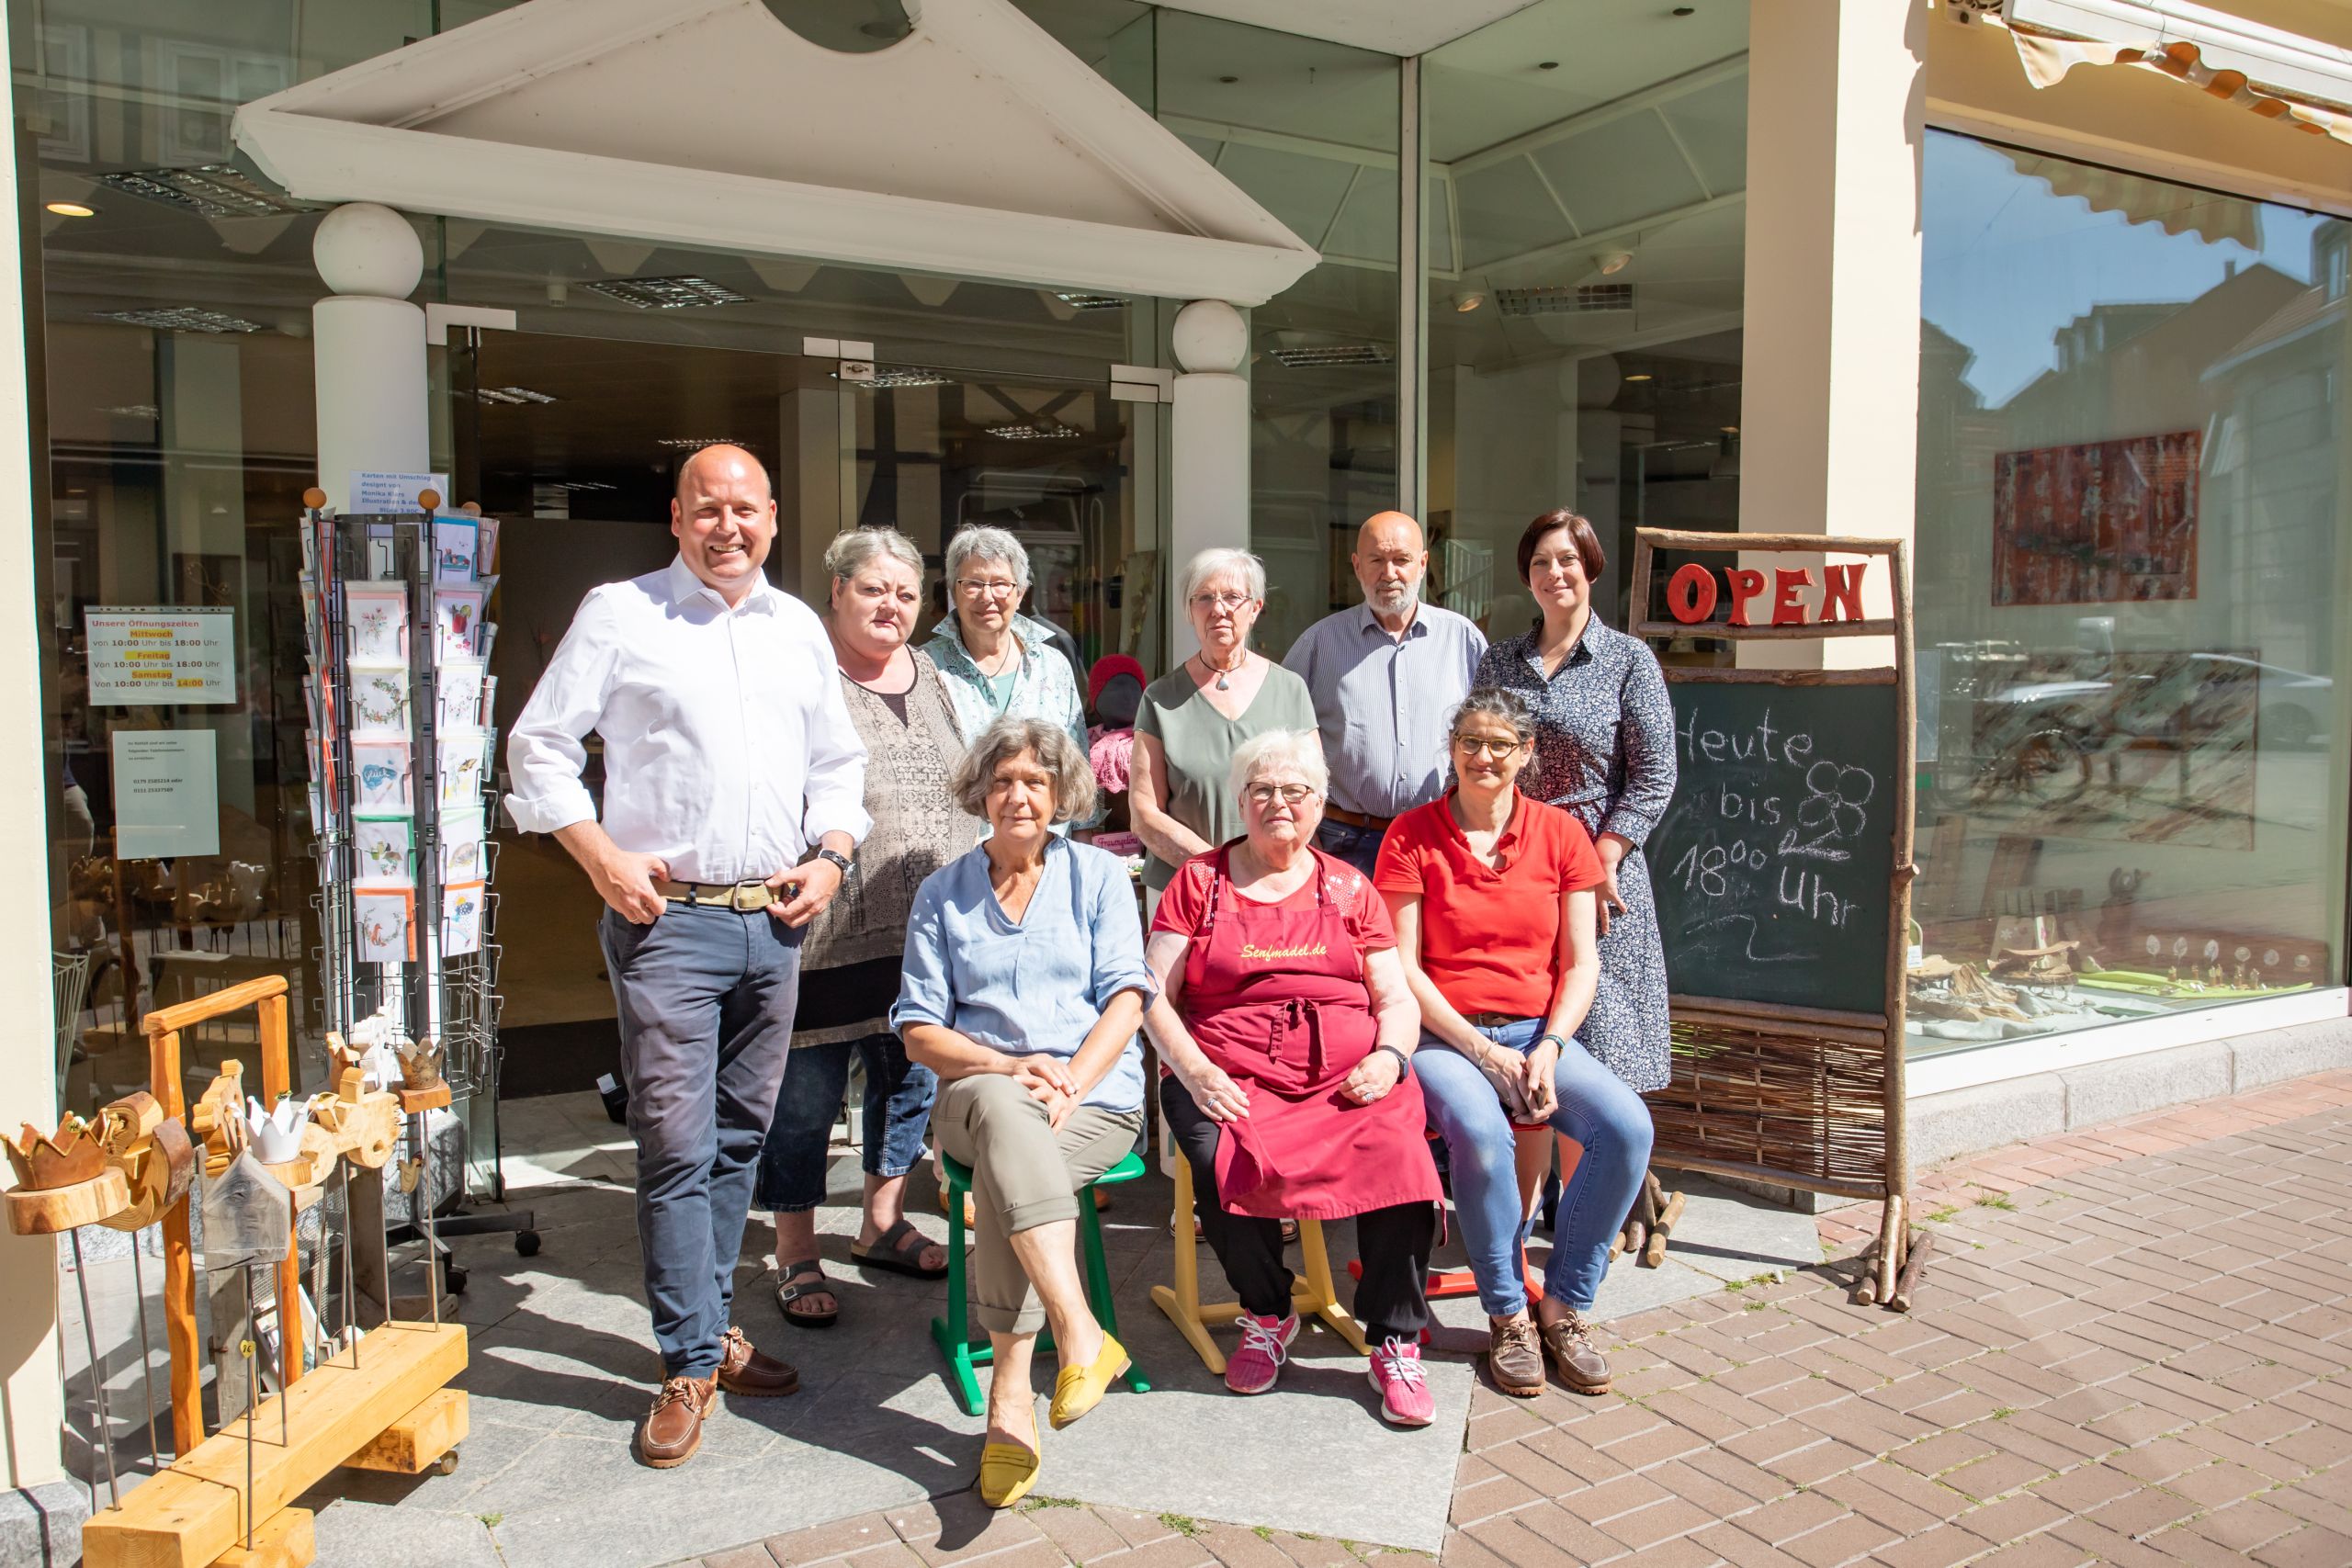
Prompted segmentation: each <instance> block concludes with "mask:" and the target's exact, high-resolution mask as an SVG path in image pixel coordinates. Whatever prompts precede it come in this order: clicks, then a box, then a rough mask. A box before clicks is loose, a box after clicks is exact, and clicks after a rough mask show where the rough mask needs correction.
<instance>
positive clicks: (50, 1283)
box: [0, 39, 82, 1551]
mask: <svg viewBox="0 0 2352 1568" xmlns="http://www.w3.org/2000/svg"><path fill="white" fill-rule="evenodd" d="M7 48H8V46H7V42H6V39H0V63H6V58H7ZM0 196H4V197H5V198H6V199H5V203H0V207H4V208H5V210H7V211H10V212H13V211H15V210H16V209H17V161H16V160H15V159H13V158H11V159H9V160H7V161H6V166H5V167H0ZM19 262H20V257H19V254H18V251H17V227H16V226H15V225H14V224H11V225H9V226H8V228H7V230H6V232H5V233H0V365H5V366H6V367H7V369H6V372H5V373H0V527H5V528H6V536H7V540H8V543H7V545H6V547H0V800H6V801H7V802H8V803H9V805H10V809H9V810H8V811H6V813H0V855H5V856H6V859H7V863H9V864H10V865H13V866H16V867H17V869H18V872H19V875H20V879H21V880H20V883H19V891H20V892H22V891H24V890H25V889H24V886H23V883H24V882H27V881H29V882H32V883H34V885H35V886H38V885H39V878H40V873H41V868H42V867H44V866H46V865H47V864H48V863H49V846H48V844H47V843H46V842H45V841H44V840H45V837H46V833H47V830H48V822H47V820H46V814H45V813H44V812H43V811H42V810H41V807H40V802H41V801H43V800H45V799H48V798H50V795H51V789H50V787H49V782H50V781H49V767H50V764H49V761H48V759H47V757H46V756H45V755H44V752H43V749H42V740H41V708H40V705H41V682H40V642H39V639H38V637H37V635H36V634H37V628H38V626H40V622H39V620H38V619H37V618H36V617H37V616H38V615H40V609H39V606H38V602H37V600H36V599H35V596H34V592H33V538H34V536H33V517H32V495H33V472H34V470H33V466H32V446H31V437H32V419H31V407H30V398H31V397H32V396H33V395H35V394H34V392H33V390H32V389H28V387H27V385H26V378H25V331H24V321H25V298H24V289H23V286H22V280H23V277H24V273H23V270H22V268H21V266H20V265H19ZM50 942H51V936H50V929H49V910H48V908H47V901H46V900H45V899H43V898H41V897H16V898H11V899H8V900H7V901H6V904H5V905H0V997H8V998H14V1000H13V1001H11V1002H10V1003H9V1005H8V1007H7V1008H6V1021H5V1022H0V1128H6V1130H7V1131H8V1132H10V1133H14V1132H15V1131H16V1130H17V1124H18V1123H19V1122H31V1123H33V1125H35V1126H36V1127H39V1128H41V1129H42V1130H43V1131H47V1130H49V1129H51V1128H53V1127H55V1126H56V1125H57V1037H56V1033H55V1032H54V1031H53V1029H52V1028H51V1014H52V1012H53V1009H52V1008H51V1005H50V979H49V948H50ZM57 1283H58V1281H57V1244H56V1243H55V1241H53V1240H52V1239H51V1238H50V1237H48V1236H17V1235H9V1234H7V1232H6V1227H5V1226H0V1491H5V1490H7V1489H10V1488H25V1489H30V1488H33V1487H56V1488H57V1490H56V1492H55V1493H54V1494H49V1493H45V1494H44V1495H43V1496H42V1499H41V1501H42V1503H43V1504H44V1505H45V1506H57V1507H62V1508H69V1509H71V1508H78V1507H79V1506H81V1497H82V1493H81V1489H80V1488H79V1487H72V1488H67V1487H64V1486H63V1485H62V1483H61V1482H60V1477H62V1476H63V1475H64V1473H65V1467H64V1464H63V1461H62V1449H61V1438H62V1434H63V1432H64V1429H65V1407H64V1404H63V1403H62V1401H61V1400H60V1399H59V1397H58V1388H57V1354H56V1345H57V1338H56V1334H55V1324H56V1314H55V1303H56V1296H55V1292H56V1290H57ZM15 1501H21V1500H15ZM63 1533H65V1534H66V1535H67V1536H68V1537H69V1538H70V1537H71V1533H72V1532H71V1528H70V1525H69V1528H68V1529H67V1530H66V1531H65V1532H63ZM34 1550H35V1551H39V1550H40V1548H39V1547H36V1548H35V1549H34Z"/></svg>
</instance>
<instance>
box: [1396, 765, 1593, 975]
mask: <svg viewBox="0 0 2352 1568" xmlns="http://www.w3.org/2000/svg"><path fill="white" fill-rule="evenodd" d="M1451 798H1452V796H1451V795H1447V796H1443V797H1441V798H1439V799H1437V800H1433V801H1431V802H1430V803H1429V804H1428V805H1427V806H1417V807H1414V808H1413V809H1412V810H1410V811H1408V812H1407V813H1405V815H1404V816H1402V817H1399V818H1397V820H1396V821H1395V822H1393V823H1391V824H1390V825H1389V828H1388V836H1387V837H1386V838H1385V839H1384V840H1381V844H1380V860H1379V862H1378V863H1377V864H1376V865H1375V866H1374V871H1373V878H1372V879H1373V882H1374V885H1375V886H1378V887H1379V889H1380V891H1381V892H1383V893H1402V894H1408V895H1410V894H1419V896H1420V900H1421V968H1422V971H1423V972H1424V973H1426V974H1427V975H1428V976H1429V977H1430V980H1431V981H1433V982H1434V983H1435V984H1436V986H1437V988H1438V994H1439V995H1441V996H1442V997H1444V998H1445V999H1446V1000H1447V1001H1450V1002H1452V1003H1453V1006H1454V1010H1456V1011H1458V1012H1461V1013H1463V1014H1464V1015H1467V1014H1470V1013H1479V1012H1498V1013H1508V1014H1509V1015H1510V1016H1511V1017H1512V1018H1541V1017H1543V1016H1544V1013H1545V1012H1546V1011H1548V1010H1550V1008H1551V1006H1552V997H1553V994H1554V993H1555V991H1557V990H1558V989H1559V984H1560V895H1561V894H1563V893H1569V892H1575V891H1577V890H1579V889H1582V888H1587V887H1598V886H1600V885H1601V884H1602V883H1603V882H1604V881H1606V880H1608V877H1607V874H1606V873H1605V872H1603V870H1602V869H1601V864H1600V852H1599V851H1597V850H1595V849H1594V848H1593V847H1592V838H1591V835H1589V834H1588V833H1587V832H1586V831H1585V830H1584V824H1583V823H1581V822H1579V821H1577V819H1576V818H1574V817H1571V816H1569V815H1568V814H1567V813H1566V812H1565V811H1563V810H1561V809H1560V808H1559V807H1556V806H1546V805H1544V803H1543V802H1542V801H1540V800H1530V799H1529V798H1528V797H1527V796H1526V795H1521V796H1520V797H1519V804H1518V806H1517V807H1514V808H1513V810H1512V812H1511V819H1510V822H1509V823H1508V824H1507V825H1505V827H1504V829H1503V831H1502V837H1501V838H1500V840H1498V843H1497V846H1496V847H1497V849H1498V851H1499V852H1500V855H1501V859H1502V869H1501V870H1500V871H1497V870H1495V869H1494V868H1493V867H1491V866H1488V865H1487V864H1485V863H1482V862H1481V861H1480V860H1479V859H1478V857H1477V856H1476V855H1474V854H1472V853H1471V852H1470V841H1469V840H1467V839H1465V838H1464V837H1463V836H1462V829H1461V828H1460V827H1459V826H1458V825H1456V823H1455V822H1454V820H1453V811H1452V810H1451V809H1450V807H1449V805H1448V802H1449V801H1450V800H1451Z"/></svg>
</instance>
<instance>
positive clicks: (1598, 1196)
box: [1373, 686, 1651, 1399]
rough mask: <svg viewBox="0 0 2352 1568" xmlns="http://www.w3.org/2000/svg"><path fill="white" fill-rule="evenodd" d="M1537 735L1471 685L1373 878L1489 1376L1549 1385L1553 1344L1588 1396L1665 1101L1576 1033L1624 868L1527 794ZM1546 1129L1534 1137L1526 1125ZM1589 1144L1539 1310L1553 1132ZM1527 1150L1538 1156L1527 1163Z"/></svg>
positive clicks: (1596, 1378) (1509, 1383)
mask: <svg viewBox="0 0 2352 1568" xmlns="http://www.w3.org/2000/svg"><path fill="white" fill-rule="evenodd" d="M1534 734H1535V723H1534V717H1533V716H1532V714H1531V713H1530V712H1529V711H1528V706H1527V704H1526V703H1525V701H1524V700H1522V699H1521V697H1520V696H1519V694H1517V693H1514V692H1509V691H1505V690H1503V689H1502V688H1500V687H1497V686H1482V687H1480V688H1478V689H1477V690H1476V691H1474V692H1472V693H1471V694H1470V695H1469V696H1468V697H1467V698H1466V699H1464V702H1463V704H1462V706H1461V707H1460V708H1458V709H1456V710H1455V712H1454V716H1453V732H1452V735H1451V737H1450V738H1449V739H1448V742H1447V744H1448V748H1449V750H1451V751H1452V753H1453V757H1452V761H1453V773H1454V787H1453V789H1451V790H1449V791H1448V792H1447V793H1446V794H1445V795H1443V796H1442V797H1441V798H1439V799H1437V800H1433V801H1431V802H1430V803H1429V804H1428V805H1427V806H1422V807H1416V808H1414V809H1413V810H1411V811H1408V812H1407V813H1406V814H1405V815H1404V816H1402V817H1399V818H1397V820H1396V822H1395V823H1394V824H1393V825H1391V826H1390V828H1389V829H1388V836H1387V838H1386V839H1385V840H1383V842H1382V843H1381V846H1380V861H1379V863H1378V866H1377V868H1376V869H1375V870H1374V874H1373V881H1374V885H1375V886H1378V887H1379V889H1380V892H1381V896H1382V897H1385V899H1386V900H1387V901H1388V910H1389V914H1390V916H1391V917H1392V918H1393V919H1394V920H1395V922H1396V926H1397V951H1398V953H1401V954H1402V955H1403V957H1404V960H1405V975H1406V980H1407V983H1408V985H1410V986H1411V987H1412V990H1413V999H1414V1000H1415V1001H1417V1002H1419V1004H1420V1009H1421V1030H1422V1033H1421V1045H1422V1049H1421V1050H1420V1051H1419V1052H1417V1053H1416V1054H1415V1056H1414V1064H1413V1065H1414V1067H1415V1069H1416V1072H1415V1076H1416V1077H1419V1079H1420V1080H1421V1092H1422V1096H1423V1098H1424V1099H1425V1100H1426V1101H1427V1102H1428V1105H1429V1112H1430V1123H1431V1125H1433V1126H1435V1127H1436V1128H1437V1129H1438V1132H1439V1134H1441V1135H1442V1137H1443V1138H1444V1139H1445V1147H1446V1156H1447V1158H1448V1160H1449V1162H1450V1163H1451V1165H1452V1167H1453V1204H1454V1210H1455V1212H1456V1213H1459V1214H1460V1215H1461V1217H1462V1238H1463V1244H1464V1247H1465V1248H1466V1249H1467V1250H1468V1252H1469V1254H1470V1269H1471V1272H1472V1274H1473V1275H1474V1276H1475V1277H1476V1280H1477V1281H1478V1296H1479V1299H1480V1301H1481V1302H1482V1303H1484V1304H1485V1306H1486V1309H1487V1332H1488V1341H1487V1374H1488V1375H1489V1376H1490V1377H1492V1378H1493V1380H1494V1382H1495V1386H1496V1387H1497V1388H1498V1389H1500V1390H1501V1391H1502V1392H1503V1393H1508V1394H1514V1395H1517V1396H1519V1397H1521V1398H1522V1399H1532V1398H1534V1397H1535V1396H1536V1395H1537V1394H1539V1393H1543V1392H1544V1352H1545V1351H1546V1350H1548V1351H1549V1352H1551V1357H1552V1360H1553V1362H1554V1363H1555V1365H1556V1366H1557V1367H1558V1368H1559V1371H1560V1376H1561V1379H1562V1380H1563V1381H1564V1382H1566V1384H1567V1385H1568V1387H1570V1388H1571V1389H1574V1390H1575V1391H1576V1392H1577V1393H1596V1394H1597V1393H1606V1392H1607V1391H1608V1388H1609V1361H1608V1359H1607V1358H1606V1357H1604V1356H1602V1355H1601V1353H1600V1351H1599V1350H1598V1349H1596V1348H1594V1347H1593V1344H1592V1340H1591V1338H1590V1337H1589V1334H1588V1333H1587V1331H1586V1325H1585V1321H1584V1314H1586V1313H1588V1312H1589V1311H1591V1310H1592V1305H1593V1300H1594V1297H1595V1296H1596V1295H1597V1294H1598V1293H1599V1292H1600V1281H1601V1278H1602V1277H1603V1276H1604V1275H1605V1274H1607V1273H1608V1271H1609V1238H1610V1236H1611V1235H1612V1234H1613V1233H1614V1232H1615V1231H1616V1229H1617V1227H1618V1226H1619V1225H1620V1224H1623V1221H1624V1218H1625V1211H1626V1210H1627V1209H1628V1208H1630V1207H1631V1206H1632V1204H1633V1201H1634V1192H1635V1191H1636V1190H1639V1189H1640V1187H1641V1182H1642V1172H1643V1171H1644V1169H1645V1168H1646V1167H1647V1166H1648V1164H1649V1155H1650V1136H1651V1128H1650V1115H1649V1107H1648V1106H1646V1105H1645V1104H1644V1103H1643V1101H1642V1098H1641V1096H1639V1095H1637V1094H1635V1093H1634V1091H1633V1090H1632V1089H1629V1088H1627V1087H1626V1086H1625V1084H1624V1082H1623V1080H1621V1079H1620V1078H1619V1077H1617V1076H1616V1075H1615V1074H1613V1073H1611V1071H1610V1070H1609V1069H1608V1068H1607V1067H1605V1066H1601V1065H1600V1062H1598V1061H1596V1060H1595V1059H1594V1058H1593V1056H1592V1055H1591V1054H1590V1053H1589V1052H1588V1051H1586V1049H1585V1048H1584V1047H1583V1046H1582V1045H1580V1044H1578V1043H1577V1040H1576V1033H1577V1030H1578V1029H1579V1028H1581V1027H1582V1025H1583V1023H1584V1021H1585V1013H1586V1010H1588V1009H1589V1008H1590V1007H1591V1005H1592V993H1593V987H1594V984H1595V982H1596V981H1597V980H1598V978H1599V976H1600V953H1599V950H1598V948H1597V946H1596V945H1595V938H1594V934H1593V931H1594V919H1595V917H1594V902H1595V892H1594V890H1595V889H1597V888H1599V887H1600V886H1602V885H1603V884H1604V883H1605V882H1606V881H1607V880H1608V874H1607V873H1606V872H1605V871H1604V870H1603V869H1602V867H1601V863H1600V855H1599V853H1598V852H1596V851H1595V850H1594V849H1593V847H1592V840H1591V838H1590V836H1589V835H1588V834H1587V833H1586V832H1585V829H1584V826H1583V824H1581V823H1579V822H1578V821H1577V819H1576V818H1574V817H1572V816H1570V815H1569V814H1568V813H1566V812H1565V811H1563V810H1561V809H1559V808H1558V807H1554V806H1546V805H1544V803H1543V802H1542V801H1540V800H1532V799H1530V798H1529V797H1527V796H1526V795H1521V793H1520V792H1519V785H1518V780H1519V771H1520V769H1521V768H1522V767H1523V766H1525V765H1526V762H1527V758H1528V754H1529V750H1530V743H1531V742H1532V740H1533V739H1534ZM1530 1130H1532V1132H1533V1136H1532V1138H1531V1137H1528V1136H1525V1135H1524V1134H1527V1133H1528V1132H1529V1131H1530ZM1555 1132H1556V1133H1557V1134H1559V1135H1560V1136H1562V1137H1564V1138H1569V1139H1573V1140H1574V1141H1575V1142H1576V1143H1577V1145H1580V1147H1581V1148H1582V1150H1583V1154H1582V1156H1581V1157H1579V1158H1578V1159H1577V1163H1576V1168H1575V1170H1574V1172H1573V1173H1572V1174H1571V1175H1570V1177H1569V1179H1568V1184H1567V1189H1566V1191H1564V1192H1563V1193H1562V1194H1561V1195H1560V1207H1559V1213H1558V1218H1557V1223H1556V1224H1555V1226H1554V1229H1553V1233H1552V1256H1551V1258H1550V1260H1549V1261H1548V1262H1547V1263H1546V1265H1545V1266H1544V1299H1543V1300H1542V1301H1540V1302H1538V1303H1536V1305H1535V1314H1534V1316H1533V1317H1532V1319H1531V1318H1530V1316H1529V1314H1528V1302H1527V1289H1526V1286H1525V1283H1524V1282H1523V1280H1522V1278H1521V1269H1520V1258H1519V1254H1520V1247H1521V1243H1522V1239H1523V1237H1524V1235H1525V1233H1526V1229H1527V1217H1528V1207H1529V1205H1528V1193H1527V1191H1526V1190H1525V1184H1524V1183H1523V1182H1522V1180H1521V1179H1520V1168H1521V1165H1522V1164H1525V1165H1527V1166H1528V1169H1527V1172H1526V1174H1527V1176H1528V1177H1532V1176H1533V1175H1534V1174H1535V1172H1536V1171H1538V1170H1540V1169H1541V1168H1542V1163H1541V1162H1546V1161H1548V1156H1549V1152H1550V1150H1549V1144H1550V1134H1551V1133H1555ZM1521 1148H1525V1149H1527V1150H1528V1151H1529V1152H1530V1153H1532V1155H1533V1156H1536V1158H1535V1162H1526V1161H1522V1160H1521V1158H1520V1157H1519V1151H1520V1150H1521Z"/></svg>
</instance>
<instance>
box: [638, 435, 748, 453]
mask: <svg viewBox="0 0 2352 1568" xmlns="http://www.w3.org/2000/svg"><path fill="white" fill-rule="evenodd" d="M654 445H655V446H684V447H687V448H690V449H693V450H696V451H699V450H700V449H701V448H703V447H705V446H741V445H743V444H742V443H741V442H740V441H738V440H736V439H735V438H734V437H733V436H731V435H663V436H659V437H656V438H655V440H654Z"/></svg>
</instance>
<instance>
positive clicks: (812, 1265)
mask: <svg viewBox="0 0 2352 1568" xmlns="http://www.w3.org/2000/svg"><path fill="white" fill-rule="evenodd" d="M775 1272H776V1280H775V1306H776V1310H777V1311H778V1312H780V1313H782V1314H784V1321H785V1322H786V1323H788V1324H791V1325H793V1326H794V1327H796V1328H831V1326H832V1325H834V1323H835V1322H837V1321H839V1319H840V1317H841V1315H842V1309H841V1297H840V1296H839V1295H838V1294H836V1293H835V1292H834V1290H833V1286H832V1281H831V1280H828V1279H826V1278H825V1265H824V1263H823V1261H822V1260H821V1259H819V1258H802V1259H801V1260H800V1261H799V1262H797V1263H786V1264H780V1265H778V1266H777V1268H776V1271H775ZM795 1280H816V1281H817V1282H816V1283H815V1284H813V1285H801V1284H796V1283H794V1281H795ZM809 1296H831V1297H832V1298H833V1310H832V1311H831V1312H795V1311H793V1310H792V1303H795V1302H797V1301H800V1300H803V1299H804V1298H807V1297H809Z"/></svg>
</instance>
